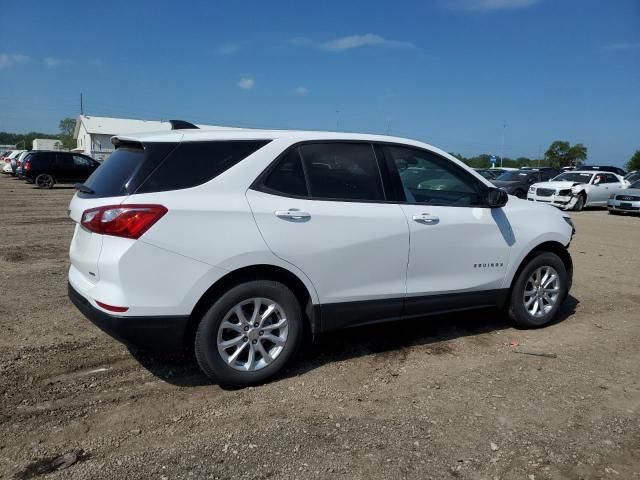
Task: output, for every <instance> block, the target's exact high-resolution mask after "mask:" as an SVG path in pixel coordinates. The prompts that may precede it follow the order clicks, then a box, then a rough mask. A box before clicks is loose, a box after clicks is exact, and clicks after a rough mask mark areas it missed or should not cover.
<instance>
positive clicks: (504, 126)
mask: <svg viewBox="0 0 640 480" xmlns="http://www.w3.org/2000/svg"><path fill="white" fill-rule="evenodd" d="M506 129H507V125H506V124H505V123H503V124H502V152H501V153H500V167H502V159H503V158H504V132H505V130H506Z"/></svg>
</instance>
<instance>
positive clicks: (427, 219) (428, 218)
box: [413, 213, 440, 225]
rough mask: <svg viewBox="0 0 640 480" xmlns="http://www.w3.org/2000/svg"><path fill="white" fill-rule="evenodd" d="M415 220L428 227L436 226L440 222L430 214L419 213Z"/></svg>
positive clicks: (414, 217)
mask: <svg viewBox="0 0 640 480" xmlns="http://www.w3.org/2000/svg"><path fill="white" fill-rule="evenodd" d="M413 220H414V221H416V222H418V223H424V224H426V225H435V224H436V223H438V222H439V221H440V219H439V218H438V217H437V216H435V215H431V214H430V213H419V214H417V215H414V216H413Z"/></svg>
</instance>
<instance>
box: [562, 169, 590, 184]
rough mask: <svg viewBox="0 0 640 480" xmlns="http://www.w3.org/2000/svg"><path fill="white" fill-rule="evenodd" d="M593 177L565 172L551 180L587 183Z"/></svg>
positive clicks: (587, 174) (586, 174)
mask: <svg viewBox="0 0 640 480" xmlns="http://www.w3.org/2000/svg"><path fill="white" fill-rule="evenodd" d="M591 177H593V174H592V173H574V172H566V173H561V174H560V175H558V176H557V177H555V178H553V181H554V182H576V183H589V180H591Z"/></svg>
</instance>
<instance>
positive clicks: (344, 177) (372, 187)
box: [300, 143, 385, 201]
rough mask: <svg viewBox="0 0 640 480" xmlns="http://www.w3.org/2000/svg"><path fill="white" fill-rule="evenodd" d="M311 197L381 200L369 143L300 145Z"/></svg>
mask: <svg viewBox="0 0 640 480" xmlns="http://www.w3.org/2000/svg"><path fill="white" fill-rule="evenodd" d="M300 153H301V154H302V160H303V162H304V169H305V171H306V173H307V176H308V179H309V188H310V190H311V192H310V193H311V197H312V198H315V199H327V200H365V201H383V200H384V199H385V197H384V191H383V189H382V181H381V179H380V170H379V169H378V162H377V160H376V157H375V155H374V153H373V147H372V146H371V145H370V144H365V143H317V144H305V145H302V146H301V147H300Z"/></svg>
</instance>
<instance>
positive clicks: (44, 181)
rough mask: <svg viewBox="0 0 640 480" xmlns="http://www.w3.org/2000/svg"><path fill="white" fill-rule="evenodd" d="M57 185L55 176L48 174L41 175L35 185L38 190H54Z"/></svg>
mask: <svg viewBox="0 0 640 480" xmlns="http://www.w3.org/2000/svg"><path fill="white" fill-rule="evenodd" d="M55 183H56V181H55V179H54V178H53V176H52V175H49V174H48V173H41V174H40V175H38V176H37V177H36V179H35V184H36V186H37V187H38V188H53V186H54V185H55Z"/></svg>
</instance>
